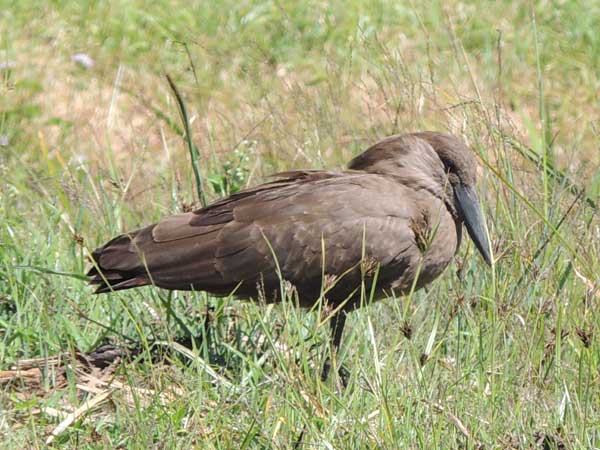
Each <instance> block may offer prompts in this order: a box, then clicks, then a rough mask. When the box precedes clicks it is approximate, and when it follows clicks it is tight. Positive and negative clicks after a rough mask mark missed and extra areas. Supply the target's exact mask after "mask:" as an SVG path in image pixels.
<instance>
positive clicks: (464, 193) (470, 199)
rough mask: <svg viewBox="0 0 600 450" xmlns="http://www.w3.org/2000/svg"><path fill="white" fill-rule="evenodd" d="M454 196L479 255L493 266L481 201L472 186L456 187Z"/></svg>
mask: <svg viewBox="0 0 600 450" xmlns="http://www.w3.org/2000/svg"><path fill="white" fill-rule="evenodd" d="M454 195H455V196H456V200H457V201H458V207H459V209H460V214H461V215H462V219H463V222H464V223H465V225H466V227H467V231H468V232H469V236H471V239H472V240H473V242H474V243H475V246H476V247H477V250H479V253H481V256H483V259H484V260H485V262H486V263H487V264H488V265H489V266H491V265H492V256H491V250H490V243H489V241H488V238H487V233H486V231H485V223H484V220H483V214H482V213H481V208H480V207H479V199H478V198H477V194H476V193H475V190H474V189H473V188H472V187H470V186H462V185H459V186H456V187H454Z"/></svg>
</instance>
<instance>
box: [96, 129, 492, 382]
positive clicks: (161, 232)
mask: <svg viewBox="0 0 600 450" xmlns="http://www.w3.org/2000/svg"><path fill="white" fill-rule="evenodd" d="M348 167H349V170H347V171H342V172H332V171H322V170H300V171H292V172H285V173H280V174H278V175H276V177H277V178H278V179H277V180H276V181H272V182H269V183H265V184H262V185H259V186H256V187H254V188H250V189H247V190H244V191H241V192H238V193H236V194H233V195H230V196H229V197H226V198H223V199H221V200H218V201H216V202H214V203H212V204H211V205H208V206H206V207H205V208H202V209H199V210H197V211H194V212H188V213H183V214H176V215H173V216H169V217H166V218H164V219H162V220H161V221H159V222H158V223H155V224H152V225H149V226H147V227H145V228H142V229H140V230H136V231H132V232H129V233H125V234H122V235H120V236H117V237H116V238H114V239H112V240H111V241H109V242H108V243H106V244H105V245H103V246H102V247H100V248H98V249H97V250H95V251H94V252H93V253H92V258H93V262H94V267H93V268H92V269H91V270H90V271H89V272H88V276H89V277H90V282H91V283H93V284H97V285H98V288H97V290H96V293H102V292H111V291H118V290H121V289H129V288H135V287H139V286H144V285H149V284H152V285H155V286H158V287H162V288H165V289H178V290H198V291H207V292H210V293H212V294H214V295H217V296H224V295H229V294H231V293H233V294H234V295H235V296H236V297H239V298H252V299H255V300H256V299H259V298H260V299H263V300H264V301H267V302H277V301H279V300H280V299H281V290H282V286H288V287H289V288H290V290H291V292H293V293H294V294H293V295H296V296H297V299H298V300H299V303H300V305H301V306H304V307H310V306H313V305H314V304H315V302H317V301H318V300H319V299H323V301H324V302H326V303H327V304H329V305H331V306H332V307H334V308H335V310H337V312H336V313H335V314H334V316H333V318H332V320H331V328H332V343H333V349H334V350H336V349H337V348H338V346H339V344H340V340H341V335H342V330H343V327H344V323H345V320H346V313H347V312H348V311H351V310H353V309H355V308H356V307H358V306H360V305H361V290H362V289H361V286H364V287H365V289H364V290H362V292H367V293H370V292H371V289H372V286H373V285H374V292H375V298H376V299H379V298H384V297H386V296H389V295H390V294H391V293H392V292H394V293H395V294H398V295H402V294H407V293H408V292H410V291H411V290H412V289H415V290H416V289H419V288H421V287H423V286H425V285H426V284H428V283H430V282H431V281H433V280H434V279H435V278H437V277H438V276H439V275H440V274H441V273H442V272H443V271H444V269H445V268H446V266H448V264H449V263H450V261H451V260H452V258H453V257H454V255H455V254H456V252H457V250H458V248H459V245H460V242H461V228H462V227H461V225H462V224H463V223H464V224H465V225H466V228H467V231H468V233H469V235H470V237H471V239H472V240H473V242H474V243H475V246H476V247H477V249H478V250H479V252H480V253H481V255H482V256H483V259H484V260H485V262H486V263H488V264H490V263H491V252H490V248H489V243H488V239H487V235H486V231H485V228H484V221H483V216H482V214H481V210H480V207H479V201H478V199H477V195H476V193H475V182H476V167H477V162H476V159H475V156H474V154H473V153H472V151H471V150H470V149H469V148H467V146H466V145H465V144H464V143H463V142H462V141H461V140H460V139H458V138H456V137H454V136H451V135H448V134H442V133H437V132H421V133H414V134H405V135H396V136H391V137H388V138H387V139H384V140H383V141H381V142H378V143H377V144H375V145H373V146H372V147H370V148H369V149H367V150H366V151H365V152H364V153H362V154H360V155H359V156H357V157H356V158H354V159H353V160H352V161H351V162H350V164H349V166H348ZM416 278H417V279H416ZM282 280H285V283H282V282H281V281H282ZM363 297H364V294H363ZM328 371H329V359H327V363H326V365H325V367H324V368H323V372H322V378H323V379H325V378H327V374H328Z"/></svg>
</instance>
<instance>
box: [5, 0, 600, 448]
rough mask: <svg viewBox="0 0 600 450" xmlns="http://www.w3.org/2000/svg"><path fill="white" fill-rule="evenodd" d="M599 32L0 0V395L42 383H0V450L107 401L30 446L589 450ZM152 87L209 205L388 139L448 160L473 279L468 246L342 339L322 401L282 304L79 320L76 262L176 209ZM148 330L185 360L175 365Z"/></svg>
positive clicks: (162, 306)
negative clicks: (456, 142)
mask: <svg viewBox="0 0 600 450" xmlns="http://www.w3.org/2000/svg"><path fill="white" fill-rule="evenodd" d="M599 9H600V5H599V4H596V3H595V2H592V3H590V4H589V5H586V6H585V7H582V6H578V5H577V3H576V2H538V3H535V4H534V5H533V7H532V6H531V5H529V4H528V5H527V6H525V4H524V3H523V4H520V3H518V2H513V3H510V2H509V3H506V2H498V3H496V2H494V3H491V2H490V3H487V2H486V3H483V2H460V1H451V2H444V3H443V4H442V3H441V2H440V3H438V2H432V3H430V4H427V5H420V4H417V3H415V2H413V3H410V2H409V3H407V4H405V5H401V4H399V3H398V2H391V1H384V0H381V1H378V2H371V3H369V6H367V5H365V4H363V3H362V2H357V1H354V2H340V1H333V2H317V1H311V2H306V3H303V2H292V1H288V0H282V1H278V2H260V3H259V2H250V1H245V2H233V1H229V0H221V1H218V2H199V3H196V4H192V5H190V4H189V2H182V1H175V2H164V1H159V2H152V3H149V2H142V1H139V0H121V1H115V2H100V3H98V2H85V1H82V2H48V3H44V4H42V5H38V4H37V3H36V4H35V5H34V4H33V3H32V2H30V1H21V2H10V1H7V0H5V1H4V3H3V4H2V8H0V30H1V32H0V33H1V34H0V44H1V45H0V64H3V65H2V67H4V68H3V69H0V143H2V144H1V145H2V146H0V179H1V184H0V186H1V193H0V213H1V215H2V220H1V222H0V370H2V371H5V372H2V375H3V376H5V375H6V373H7V372H6V371H9V370H10V368H11V367H13V366H15V365H16V364H18V362H19V361H23V360H24V359H27V358H46V357H47V358H50V357H51V356H53V355H59V354H60V355H63V361H64V363H63V364H62V365H61V366H60V367H62V368H63V369H60V368H59V367H57V366H54V365H52V364H50V363H46V364H42V367H41V369H42V370H41V372H40V371H39V370H38V372H35V373H36V374H37V376H36V377H33V378H31V377H30V378H27V377H26V376H21V377H17V378H15V377H12V378H9V379H8V381H7V379H6V378H3V380H5V381H3V382H2V384H1V385H0V386H1V388H2V390H1V391H0V392H1V393H0V430H1V431H0V433H2V435H3V447H4V448H38V447H44V442H45V441H46V439H47V438H48V436H49V435H50V433H51V432H52V430H53V429H55V428H56V426H57V425H58V424H59V422H60V421H61V419H62V418H63V417H64V416H63V415H61V414H64V413H68V412H70V411H72V410H73V409H75V408H78V407H80V406H82V405H85V402H86V400H88V401H89V400H90V399H92V398H94V397H95V396H97V395H98V393H102V394H106V393H108V395H107V397H106V399H105V400H104V401H103V402H101V403H100V404H99V405H98V406H96V407H94V408H92V409H90V410H89V411H85V413H84V414H83V415H82V416H81V417H79V418H78V419H77V420H75V421H74V422H73V423H72V424H71V425H70V426H69V427H67V428H66V429H65V430H64V432H62V433H61V434H60V435H58V436H57V437H56V438H55V440H54V442H53V444H51V445H53V446H56V447H60V446H63V447H66V448H74V447H78V448H117V447H120V448H190V447H196V448H290V447H291V446H292V444H293V440H294V438H295V437H296V436H298V434H299V432H300V431H301V430H302V429H303V428H306V432H305V435H304V443H305V445H304V447H305V448H310V447H311V446H312V447H317V448H372V447H378V448H440V449H446V448H471V449H475V448H486V449H490V448H492V449H493V448H497V449H505V448H519V449H529V448H540V449H541V448H544V449H546V448H573V449H580V448H600V426H599V425H598V424H599V423H600V408H599V407H598V405H599V404H600V372H599V369H598V368H599V367H600V351H599V349H600V346H599V341H598V339H599V338H598V336H599V334H600V332H599V330H598V324H599V323H600V316H599V314H600V311H599V308H598V301H599V300H600V290H599V277H598V273H600V263H599V254H600V244H599V243H600V239H599V236H598V230H599V226H600V224H599V222H598V212H597V211H596V210H595V209H594V207H593V206H592V204H593V202H596V203H597V201H598V196H599V194H600V170H599V169H598V163H599V162H600V161H599V158H598V153H597V148H598V144H599V143H600V138H599V136H598V128H597V125H598V123H599V119H600V117H599V116H598V110H597V108H596V103H597V92H598V89H599V88H600V79H599V77H598V73H600V70H599V69H600V59H599V57H598V55H600V38H598V33H597V29H598V27H599V26H600V24H599V23H598V22H599V21H600V19H599V17H600V14H598V12H600V11H598V10H599ZM77 52H85V53H87V54H89V55H90V56H91V57H92V58H93V59H94V61H95V65H94V66H93V68H91V69H89V70H85V69H83V68H81V67H79V66H78V65H77V64H75V63H74V62H72V61H71V56H72V55H73V54H74V53H77ZM8 63H10V64H8ZM167 72H168V73H169V74H171V76H172V77H173V78H174V80H175V82H176V83H177V86H178V87H179V89H180V91H181V93H182V95H183V98H184V101H185V103H186V106H187V108H188V115H189V117H190V120H191V137H192V138H193V142H194V143H195V144H196V146H197V147H198V149H199V151H200V158H199V161H198V165H199V169H200V174H201V176H202V178H203V179H204V180H206V183H205V189H206V195H207V196H208V198H209V200H211V199H215V198H218V197H219V196H221V195H225V194H227V193H229V192H232V191H235V190H237V189H240V188H242V187H244V186H246V185H252V184H256V183H258V182H260V181H262V180H264V179H265V177H266V176H267V175H268V174H270V173H273V172H275V171H278V170H285V169H291V168H304V167H314V168H320V167H328V168H341V167H343V165H344V164H345V163H346V162H347V161H348V160H349V159H350V158H351V157H352V156H353V155H355V154H357V153H358V152H359V151H360V150H361V149H363V148H365V147H366V146H367V145H368V144H369V143H372V142H374V141H376V140H377V139H378V138H381V137H383V136H386V135H389V134H392V133H396V132H402V131H410V130H418V129H438V130H450V131H452V132H454V133H455V134H458V135H461V136H463V137H464V138H465V140H466V141H467V142H469V144H470V145H471V146H472V147H473V148H474V149H475V150H476V151H477V152H478V154H479V155H480V161H481V167H482V170H481V172H480V183H479V191H480V194H481V196H482V198H484V199H485V202H484V208H485V213H486V216H487V220H488V227H489V229H490V235H491V237H492V241H493V246H494V249H495V254H496V256H497V258H498V260H497V263H496V265H495V266H494V267H493V269H491V270H489V269H486V268H485V267H484V265H483V263H482V261H481V260H480V258H479V257H478V256H477V255H476V252H475V249H474V247H473V245H472V244H469V243H468V241H465V242H464V244H463V246H462V249H461V251H460V253H459V255H458V256H457V258H456V262H455V264H454V265H453V266H452V267H450V268H449V269H448V270H447V271H446V273H445V274H444V276H443V277H441V278H440V279H439V280H437V281H436V282H435V283H434V284H432V285H431V286H430V288H429V289H428V290H427V291H422V292H418V293H416V294H415V295H413V296H411V297H410V298H409V299H407V298H404V299H402V298H398V299H388V300H385V301H382V302H378V303H376V304H373V305H371V306H369V307H367V308H363V309H361V310H360V311H358V312H356V313H353V314H352V315H351V316H350V318H349V323H348V325H347V330H346V334H345V339H344V344H343V349H342V351H341V354H340V355H339V356H338V360H339V361H343V362H344V364H345V365H346V366H347V367H348V368H350V369H351V372H352V376H351V379H350V384H349V386H348V388H347V389H346V390H341V389H339V385H338V383H337V380H335V379H331V380H330V381H328V382H327V383H321V382H320V381H319V380H318V366H319V364H322V362H323V358H324V354H325V352H324V349H325V347H326V345H327V343H326V342H327V323H325V322H324V321H323V320H322V317H321V315H320V314H319V313H318V312H304V311H300V310H297V309H296V308H295V307H294V306H293V302H291V301H289V302H286V303H284V304H283V305H281V306H277V307H273V306H268V307H264V306H260V305H256V304H253V303H243V302H237V301H235V300H232V299H212V298H207V297H206V295H205V294H202V293H168V292H164V291H159V290H153V289H150V288H143V289H140V290H137V291H126V292H123V293H118V294H112V295H109V296H93V295H91V290H90V288H89V287H87V286H86V285H85V283H84V282H83V281H82V280H81V278H80V275H82V274H83V273H84V272H85V270H86V267H88V265H89V263H88V261H87V255H88V254H89V251H90V250H92V249H93V248H94V247H95V246H96V245H98V244H100V243H102V242H104V241H105V240H107V239H108V238H110V237H112V236H113V235H115V234H117V233H119V232H120V231H122V230H126V229H133V228H136V227H138V226H140V225H142V224H145V223H149V222H151V221H154V220H157V219H158V218H159V217H161V216H164V215H166V214H168V213H173V212H178V211H182V210H187V209H189V208H191V207H194V206H195V205H198V196H197V194H196V191H195V180H194V174H193V170H191V166H190V163H189V153H188V152H189V149H188V145H187V144H186V142H185V141H184V140H183V139H182V133H181V125H180V121H179V111H178V107H177V104H176V101H175V98H174V97H173V95H172V92H171V91H170V88H169V86H168V83H167V82H166V79H165V73H167ZM457 275H459V276H457ZM167 311H171V312H174V313H175V314H176V315H177V316H178V317H180V318H182V320H183V322H184V325H185V327H187V328H189V329H190V330H191V332H193V333H195V334H200V335H203V337H204V339H203V340H202V344H200V345H199V347H198V348H196V349H195V350H194V351H192V352H190V351H185V350H182V349H180V348H179V347H178V346H177V344H176V343H175V342H174V341H175V340H176V339H177V338H179V337H181V336H182V335H183V334H184V330H183V328H184V327H183V326H182V325H181V324H179V323H177V322H176V320H175V319H174V318H173V316H172V315H170V314H167ZM207 319H208V322H207ZM205 323H207V325H204V324H205ZM107 341H111V342H116V343H118V344H120V345H125V344H127V343H130V342H135V343H141V345H142V349H143V351H142V353H141V354H140V355H139V356H137V357H130V358H125V360H124V361H122V362H121V363H119V364H118V365H117V366H116V367H115V368H114V373H109V372H101V373H100V372H93V373H92V374H90V373H88V372H86V371H84V370H83V369H82V367H81V365H75V364H74V362H75V355H76V352H77V351H83V352H85V351H90V350H93V349H95V348H96V347H98V345H99V344H101V343H104V342H107ZM154 341H161V342H163V343H164V344H161V345H158V344H152V342H154ZM150 352H155V353H156V352H158V353H161V352H166V353H167V359H168V360H169V361H170V364H165V363H164V362H161V361H160V360H157V359H154V360H153V359H152V358H148V357H147V356H148V353H150ZM153 361H154V362H153ZM63 372H64V373H63ZM107 374H108V375H107ZM90 377H92V378H90ZM94 377H95V378H94ZM107 377H109V378H110V379H113V378H114V380H115V381H116V382H118V383H121V384H119V385H118V386H119V387H115V386H116V385H114V384H113V385H112V387H111V388H108V387H107V386H106V385H105V384H102V381H106V380H107V379H108V378H107ZM94 380H95V381H94ZM98 380H100V381H98Z"/></svg>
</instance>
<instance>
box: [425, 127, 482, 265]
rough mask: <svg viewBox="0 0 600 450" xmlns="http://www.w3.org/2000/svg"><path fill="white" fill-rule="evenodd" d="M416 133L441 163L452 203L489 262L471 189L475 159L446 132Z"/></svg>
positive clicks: (467, 149) (474, 180)
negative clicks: (450, 188)
mask: <svg viewBox="0 0 600 450" xmlns="http://www.w3.org/2000/svg"><path fill="white" fill-rule="evenodd" d="M416 136H418V137H421V138H422V139H424V140H426V141H427V142H429V144H430V145H431V146H432V147H433V149H434V150H435V152H436V153H437V155H438V157H439V158H440V160H441V161H442V164H443V165H444V170H445V172H446V174H447V176H448V182H449V183H450V186H451V187H452V191H453V194H454V206H455V208H456V211H457V213H458V216H459V218H460V219H461V220H462V222H463V223H464V224H465V226H466V227H467V231H468V233H469V236H470V237H471V239H472V240H473V242H474V243H475V246H476V247H477V250H479V253H481V256H482V257H483V259H484V260H485V262H486V263H487V264H488V265H491V264H492V256H491V251H490V244H489V241H488V238H487V233H486V231H485V221H484V218H483V214H482V213H481V208H480V206H479V199H478V197H477V192H476V190H475V184H476V181H477V160H476V159H475V155H474V154H473V152H472V151H471V149H469V148H468V147H467V146H466V145H465V143H464V142H463V141H462V140H460V139H459V138H457V137H456V136H452V135H450V134H443V133H436V132H423V133H416Z"/></svg>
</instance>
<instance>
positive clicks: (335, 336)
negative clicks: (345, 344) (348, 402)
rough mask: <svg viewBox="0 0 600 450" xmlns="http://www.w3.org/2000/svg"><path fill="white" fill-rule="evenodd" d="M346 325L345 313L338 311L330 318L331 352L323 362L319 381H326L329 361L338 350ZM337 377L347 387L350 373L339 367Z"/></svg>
mask: <svg viewBox="0 0 600 450" xmlns="http://www.w3.org/2000/svg"><path fill="white" fill-rule="evenodd" d="M345 324H346V311H338V312H337V313H335V314H334V316H333V317H332V318H331V322H330V327H331V350H332V353H331V354H330V355H329V356H328V357H327V359H326V360H325V364H324V365H323V371H322V372H321V381H325V380H327V377H328V375H329V370H330V369H331V359H332V357H333V356H334V355H336V354H337V351H338V349H339V348H340V343H341V341H342V333H343V331H344V325H345ZM338 375H339V376H340V378H341V380H342V385H343V386H344V387H346V386H347V385H348V378H349V376H350V373H349V372H348V371H347V370H346V368H345V367H343V366H340V368H339V369H338Z"/></svg>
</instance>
